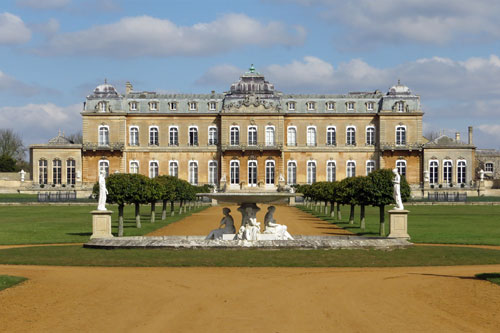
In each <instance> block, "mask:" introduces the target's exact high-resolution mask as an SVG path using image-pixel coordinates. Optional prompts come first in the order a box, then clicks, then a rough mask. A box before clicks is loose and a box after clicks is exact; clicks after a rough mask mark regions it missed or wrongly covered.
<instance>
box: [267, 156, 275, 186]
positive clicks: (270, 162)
mask: <svg viewBox="0 0 500 333" xmlns="http://www.w3.org/2000/svg"><path fill="white" fill-rule="evenodd" d="M270 165H272V168H271V167H270ZM268 171H269V172H268ZM268 173H269V174H268ZM265 178H266V179H265V182H266V186H274V183H275V181H276V162H275V161H273V160H266V164H265Z"/></svg>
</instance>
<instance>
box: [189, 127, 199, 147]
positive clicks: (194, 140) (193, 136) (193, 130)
mask: <svg viewBox="0 0 500 333" xmlns="http://www.w3.org/2000/svg"><path fill="white" fill-rule="evenodd" d="M189 145H190V146H197V145H198V127H196V126H190V127H189Z"/></svg>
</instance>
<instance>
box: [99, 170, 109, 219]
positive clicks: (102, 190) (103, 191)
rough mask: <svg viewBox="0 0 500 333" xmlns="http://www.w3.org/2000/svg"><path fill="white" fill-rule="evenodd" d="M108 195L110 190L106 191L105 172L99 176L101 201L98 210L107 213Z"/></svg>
mask: <svg viewBox="0 0 500 333" xmlns="http://www.w3.org/2000/svg"><path fill="white" fill-rule="evenodd" d="M107 195H108V190H107V189H106V179H105V178H104V172H101V173H100V174H99V201H98V204H97V210H100V211H106V210H107V209H106V197H107Z"/></svg>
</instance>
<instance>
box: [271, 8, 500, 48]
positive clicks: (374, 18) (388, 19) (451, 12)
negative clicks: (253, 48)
mask: <svg viewBox="0 0 500 333" xmlns="http://www.w3.org/2000/svg"><path fill="white" fill-rule="evenodd" d="M274 1H275V2H280V3H283V2H292V3H297V4H300V5H303V6H310V7H311V6H314V7H320V9H321V14H320V15H321V16H322V17H323V18H325V19H326V20H329V21H331V22H334V23H335V24H338V23H340V24H342V25H343V26H344V27H345V29H344V33H345V35H346V36H347V38H345V43H351V44H352V45H351V46H359V43H360V42H362V43H364V47H366V43H370V44H372V43H373V44H376V43H378V42H380V41H385V42H392V43H401V42H405V41H416V42H421V43H431V44H444V43H448V42H451V41H458V42H462V43H463V42H466V41H469V42H478V40H479V39H481V38H484V39H486V40H495V39H497V38H498V37H500V21H499V20H498V16H499V15H500V2H498V1H496V0H475V1H464V0H460V1H458V0H457V1H449V0H405V1H394V0H377V1H373V0H349V1H345V0H274Z"/></svg>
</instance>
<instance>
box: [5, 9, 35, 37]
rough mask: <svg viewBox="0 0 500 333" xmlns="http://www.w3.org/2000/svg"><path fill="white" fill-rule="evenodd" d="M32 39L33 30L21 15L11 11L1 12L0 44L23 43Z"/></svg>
mask: <svg viewBox="0 0 500 333" xmlns="http://www.w3.org/2000/svg"><path fill="white" fill-rule="evenodd" d="M30 39H31V31H30V30H29V29H28V28H27V27H26V25H25V24H24V22H23V20H21V18H20V17H19V16H16V15H14V14H11V13H7V12H5V13H1V14H0V45H2V44H9V45H12V44H22V43H26V42H27V41H29V40H30Z"/></svg>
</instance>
